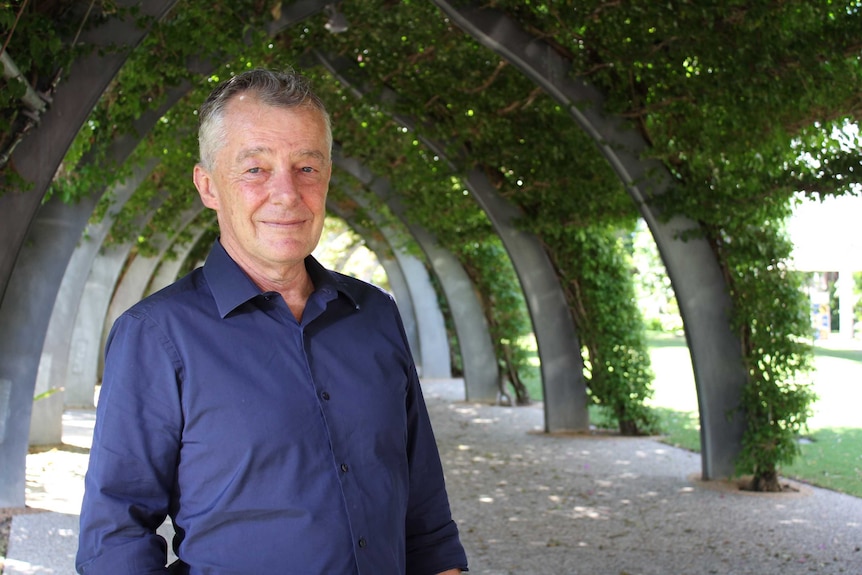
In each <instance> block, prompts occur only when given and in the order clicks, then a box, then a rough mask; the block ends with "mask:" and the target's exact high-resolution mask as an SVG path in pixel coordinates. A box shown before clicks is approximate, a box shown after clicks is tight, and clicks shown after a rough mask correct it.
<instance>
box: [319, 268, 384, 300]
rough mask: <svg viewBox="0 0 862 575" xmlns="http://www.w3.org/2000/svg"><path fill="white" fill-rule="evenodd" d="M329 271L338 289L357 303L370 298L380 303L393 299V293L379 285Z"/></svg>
mask: <svg viewBox="0 0 862 575" xmlns="http://www.w3.org/2000/svg"><path fill="white" fill-rule="evenodd" d="M328 272H329V274H330V276H331V277H332V279H333V280H334V281H335V283H336V285H337V286H338V289H340V290H341V291H343V292H344V293H346V294H347V295H349V296H350V297H351V298H353V299H354V300H356V301H357V303H360V302H363V301H368V300H369V299H370V300H372V301H378V302H380V303H385V302H387V301H393V298H392V294H390V293H389V292H387V291H386V290H385V289H383V288H382V287H380V286H378V285H375V284H373V283H370V282H367V281H365V280H361V279H359V278H355V277H353V276H349V275H345V274H343V273H340V272H336V271H332V270H328Z"/></svg>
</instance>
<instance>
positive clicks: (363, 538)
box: [359, 537, 368, 547]
mask: <svg viewBox="0 0 862 575" xmlns="http://www.w3.org/2000/svg"><path fill="white" fill-rule="evenodd" d="M366 545H368V541H366V540H365V537H360V538H359V546H360V547H365V546H366Z"/></svg>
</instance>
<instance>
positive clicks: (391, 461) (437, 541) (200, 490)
mask: <svg viewBox="0 0 862 575" xmlns="http://www.w3.org/2000/svg"><path fill="white" fill-rule="evenodd" d="M199 140H200V163H199V164H198V165H197V166H196V167H195V169H194V184H195V186H196V188H197V190H198V192H199V194H200V197H201V200H202V201H203V203H204V205H205V206H206V207H208V208H211V209H213V210H215V212H216V214H217V217H218V224H219V233H220V237H219V240H218V241H217V242H216V244H215V245H214V246H213V248H212V251H211V252H210V255H209V257H208V258H207V260H206V263H205V265H204V266H203V267H202V268H200V269H197V270H195V271H193V272H192V273H191V274H189V275H188V276H186V277H185V278H183V279H181V280H179V281H177V282H176V283H175V284H174V285H172V286H170V287H168V288H166V289H164V290H162V291H161V292H159V293H157V294H155V295H153V296H151V297H149V298H147V299H145V300H144V301H142V302H140V303H138V304H136V305H135V306H133V307H132V308H131V309H130V310H128V311H127V312H126V313H125V314H123V316H122V317H120V318H119V319H118V320H117V322H116V324H115V325H114V327H113V329H112V331H111V335H110V337H109V340H108V345H107V351H106V360H105V371H104V378H103V386H102V392H101V396H100V399H99V405H98V412H97V423H96V430H95V435H94V439H93V448H92V452H91V456H90V466H89V469H88V472H87V477H86V493H85V497H84V504H83V508H82V511H81V531H80V545H79V549H78V556H77V562H76V564H77V568H78V571H79V572H80V573H82V574H84V575H144V574H147V575H149V574H155V573H183V574H186V573H187V574H191V575H204V574H213V575H216V574H217V575H240V574H243V575H258V574H267V575H275V574H278V575H289V574H303V575H308V574H319V575H324V574H325V575H340V574H362V575H389V574H391V575H400V574H410V575H434V574H441V573H445V574H446V575H451V574H457V573H459V572H461V571H466V569H467V560H466V555H465V553H464V550H463V547H462V546H461V543H460V541H459V537H458V529H457V527H456V525H455V523H454V522H453V520H452V517H451V513H450V509H449V502H448V497H447V494H446V489H445V485H444V481H443V473H442V466H441V464H440V459H439V455H438V452H437V448H436V444H435V442H434V436H433V433H432V430H431V425H430V422H429V418H428V413H427V411H426V408H425V404H424V400H423V398H422V392H421V389H420V386H419V382H418V378H417V375H416V370H415V366H414V364H413V360H412V357H411V354H410V350H409V348H408V344H407V339H406V337H405V334H404V329H403V326H402V324H401V320H400V318H399V315H398V311H397V309H396V306H395V303H394V302H393V301H392V299H391V297H389V296H388V295H387V294H386V293H385V292H383V291H381V290H379V289H377V288H375V287H373V286H371V285H368V284H365V283H363V282H360V281H358V280H356V279H353V278H349V277H346V276H343V275H340V274H337V273H335V272H331V271H327V270H325V269H324V268H323V267H322V266H321V265H320V264H319V263H318V262H317V261H316V260H315V259H314V258H312V257H311V255H310V254H311V251H312V250H313V249H314V247H315V246H316V245H317V242H318V240H319V239H320V234H321V230H322V227H323V220H324V215H325V214H324V212H325V204H326V194H327V190H328V186H329V178H330V174H331V168H332V164H331V147H332V134H331V128H330V124H329V116H328V114H327V112H326V110H325V108H324V106H323V104H322V102H321V101H320V99H319V98H318V97H317V96H316V95H315V94H314V93H312V92H311V90H310V89H309V86H308V83H307V81H306V80H305V79H304V78H303V77H302V76H299V75H297V74H294V73H274V72H270V71H266V70H252V71H248V72H244V73H242V74H240V75H238V76H236V77H234V78H231V79H230V80H228V81H226V82H224V83H223V84H221V85H219V86H218V87H217V88H216V89H215V90H214V91H213V93H212V94H211V95H210V97H209V98H208V99H207V101H206V102H205V103H204V104H203V105H202V107H201V109H200V135H199ZM167 516H170V517H171V519H172V521H173V524H174V527H175V530H176V536H175V537H174V540H173V548H174V550H175V552H176V554H177V556H178V557H179V561H177V562H176V563H174V564H172V565H171V566H170V567H166V566H165V563H166V544H165V541H164V540H163V539H162V538H161V537H160V536H159V535H157V534H156V528H157V527H158V526H159V525H160V524H161V523H162V522H163V521H164V519H165V517H167Z"/></svg>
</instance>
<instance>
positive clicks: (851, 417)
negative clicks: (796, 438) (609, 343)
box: [527, 334, 862, 497]
mask: <svg viewBox="0 0 862 575" xmlns="http://www.w3.org/2000/svg"><path fill="white" fill-rule="evenodd" d="M649 343H650V357H651V360H652V367H653V371H654V372H655V375H656V379H655V384H654V388H655V394H654V396H653V398H652V400H651V402H650V405H652V406H653V407H654V408H655V410H656V412H657V413H658V415H659V418H660V422H661V428H662V430H663V433H664V435H663V440H664V441H666V442H667V443H669V444H671V445H676V446H678V447H682V448H685V449H690V450H692V451H700V426H699V421H698V412H697V393H696V391H695V387H694V376H693V375H692V371H691V358H690V356H689V353H688V347H687V346H686V343H685V339H684V338H682V337H678V336H673V335H668V334H651V336H650V339H649ZM814 361H815V373H814V374H813V378H814V390H815V393H816V394H817V395H818V400H817V402H816V403H815V404H814V406H813V409H814V413H813V415H812V417H811V418H810V419H809V422H808V427H809V431H808V433H806V434H805V436H803V437H801V438H800V449H801V451H802V455H801V456H800V457H799V458H797V460H796V461H795V462H794V463H793V465H789V466H785V467H784V468H782V469H781V474H782V475H783V476H785V477H789V478H793V479H797V480H800V481H803V482H805V483H810V484H813V485H817V486H820V487H826V488H828V489H834V490H836V491H841V492H844V493H848V494H850V495H854V496H856V497H862V413H860V411H862V344H860V343H859V342H855V344H850V345H840V344H839V342H837V341H835V340H831V341H830V340H827V341H824V342H821V343H818V344H817V346H816V347H815V360H814ZM527 386H528V388H529V390H530V393H531V396H532V397H533V398H534V399H536V400H540V399H541V389H540V385H539V381H538V372H537V373H536V376H535V378H530V380H529V381H527ZM590 415H591V418H593V420H594V421H596V422H600V421H601V415H600V414H599V413H598V412H596V411H591V414H590Z"/></svg>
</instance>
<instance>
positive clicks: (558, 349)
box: [314, 51, 589, 432]
mask: <svg viewBox="0 0 862 575" xmlns="http://www.w3.org/2000/svg"><path fill="white" fill-rule="evenodd" d="M314 54H315V57H316V58H317V59H318V61H319V62H320V63H321V64H323V66H324V67H326V69H327V70H329V71H330V73H331V74H332V75H333V76H335V77H336V78H337V79H338V80H339V82H341V84H342V85H344V86H347V87H349V88H351V89H352V90H353V91H354V92H355V93H356V94H357V96H359V97H362V96H363V92H362V89H361V88H360V87H359V82H357V81H352V80H351V79H350V78H349V77H348V76H349V75H350V74H355V73H357V72H358V68H357V67H356V64H355V63H354V62H352V61H349V60H346V59H343V58H340V59H336V58H331V57H329V56H327V55H325V54H322V53H320V52H319V51H315V53H314ZM384 91H386V89H385V90H384ZM383 98H385V99H387V100H388V99H396V98H397V95H396V94H393V93H389V92H387V93H386V95H384V96H383ZM395 120H396V121H398V122H399V123H401V124H402V125H404V126H407V127H408V128H410V129H412V128H413V126H414V124H415V122H413V121H412V120H411V119H409V118H405V117H403V116H397V117H395ZM414 131H415V130H414ZM417 138H418V139H420V140H421V141H422V143H423V144H425V145H426V146H427V147H428V148H429V149H430V150H432V151H434V153H435V154H436V155H437V156H438V157H440V158H443V159H444V160H445V161H447V162H449V163H450V166H451V167H453V168H454V166H453V165H452V164H451V162H450V161H449V160H448V159H447V153H446V151H445V149H444V146H442V145H441V144H439V143H438V142H434V141H431V140H429V139H428V138H426V137H423V136H421V135H417ZM464 184H465V186H466V187H467V188H468V189H469V190H470V192H471V194H472V196H473V197H474V198H475V199H476V201H477V203H478V204H479V207H480V208H481V209H482V210H483V211H484V212H485V214H486V215H487V217H488V219H489V220H490V222H491V225H492V227H493V229H494V231H495V232H496V233H497V234H498V235H499V236H500V239H501V240H502V242H503V246H504V247H505V249H506V252H507V254H508V256H509V259H510V261H511V262H512V266H513V267H514V269H515V273H516V275H517V277H518V281H519V283H520V285H521V289H522V290H523V292H524V299H525V301H526V304H527V309H528V311H529V313H530V319H531V321H532V326H533V334H534V335H535V337H536V345H537V350H538V354H539V360H540V370H541V377H542V390H543V395H544V401H543V403H542V406H543V409H544V411H545V418H544V421H545V431H547V432H557V431H566V430H579V431H582V430H586V429H588V428H589V415H588V412H587V405H588V402H587V391H586V381H585V378H584V364H583V359H582V357H581V350H580V347H581V346H580V341H579V339H578V334H577V329H576V328H575V324H574V320H573V319H572V315H571V313H570V311H569V308H568V303H567V302H566V298H565V295H563V291H562V288H561V287H560V282H559V278H558V277H557V274H556V271H555V270H554V267H553V265H552V264H551V261H550V259H549V258H548V255H547V253H546V252H545V250H544V248H543V247H542V245H541V243H540V242H539V240H538V238H536V237H535V236H533V235H530V234H527V233H525V232H523V231H521V230H519V229H517V227H516V226H515V221H516V220H517V219H518V217H519V216H520V213H519V210H518V209H517V208H516V207H515V206H514V205H512V204H511V203H510V202H508V201H507V200H506V199H504V198H503V197H502V196H500V194H498V193H497V191H496V190H495V189H494V186H493V185H492V184H491V182H490V181H489V180H488V177H487V176H486V175H485V174H484V173H483V172H482V171H481V170H478V169H473V170H471V171H470V172H468V173H467V174H466V177H465V180H464Z"/></svg>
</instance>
